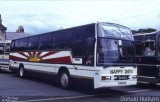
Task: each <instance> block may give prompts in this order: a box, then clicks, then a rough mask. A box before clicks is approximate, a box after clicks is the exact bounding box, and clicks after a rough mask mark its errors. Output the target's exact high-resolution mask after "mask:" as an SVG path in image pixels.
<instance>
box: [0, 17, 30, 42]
mask: <svg viewBox="0 0 160 102" xmlns="http://www.w3.org/2000/svg"><path fill="white" fill-rule="evenodd" d="M6 30H7V27H5V26H4V25H3V24H2V18H1V14H0V42H1V43H3V42H11V40H14V39H18V38H23V37H27V36H30V35H31V34H28V33H25V32H24V28H23V26H22V25H20V26H19V27H18V29H17V30H16V32H6Z"/></svg>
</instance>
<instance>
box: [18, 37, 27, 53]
mask: <svg viewBox="0 0 160 102" xmlns="http://www.w3.org/2000/svg"><path fill="white" fill-rule="evenodd" d="M27 44H28V38H23V39H20V43H19V50H22V51H23V50H25V49H26V48H27Z"/></svg>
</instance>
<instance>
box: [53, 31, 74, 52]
mask: <svg viewBox="0 0 160 102" xmlns="http://www.w3.org/2000/svg"><path fill="white" fill-rule="evenodd" d="M71 34H72V32H71V31H70V30H68V31H58V32H55V34H53V42H52V48H53V49H68V48H70V43H69V41H71Z"/></svg>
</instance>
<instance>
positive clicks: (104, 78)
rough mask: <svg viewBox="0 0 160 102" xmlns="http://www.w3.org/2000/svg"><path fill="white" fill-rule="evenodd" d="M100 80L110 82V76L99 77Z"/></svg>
mask: <svg viewBox="0 0 160 102" xmlns="http://www.w3.org/2000/svg"><path fill="white" fill-rule="evenodd" d="M101 80H111V76H101Z"/></svg>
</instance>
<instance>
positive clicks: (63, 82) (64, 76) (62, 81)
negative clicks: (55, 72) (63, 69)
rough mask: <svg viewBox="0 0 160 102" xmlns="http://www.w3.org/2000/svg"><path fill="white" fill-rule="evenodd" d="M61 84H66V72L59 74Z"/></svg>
mask: <svg viewBox="0 0 160 102" xmlns="http://www.w3.org/2000/svg"><path fill="white" fill-rule="evenodd" d="M61 84H62V86H63V87H66V86H67V85H68V75H67V74H66V73H63V74H62V76H61Z"/></svg>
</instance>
